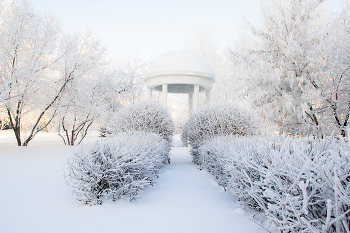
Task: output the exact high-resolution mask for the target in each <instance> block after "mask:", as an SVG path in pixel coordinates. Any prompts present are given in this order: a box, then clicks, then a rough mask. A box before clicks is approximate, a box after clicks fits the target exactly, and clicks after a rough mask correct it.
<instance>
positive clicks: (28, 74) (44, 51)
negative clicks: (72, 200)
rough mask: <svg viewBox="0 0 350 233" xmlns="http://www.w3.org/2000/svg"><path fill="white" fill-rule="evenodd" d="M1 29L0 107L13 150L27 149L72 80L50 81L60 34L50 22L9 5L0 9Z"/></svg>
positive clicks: (20, 6) (49, 17) (27, 6)
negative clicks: (14, 142) (14, 144)
mask: <svg viewBox="0 0 350 233" xmlns="http://www.w3.org/2000/svg"><path fill="white" fill-rule="evenodd" d="M0 25H1V28H0V37H1V38H0V54H1V56H0V57H1V59H0V84H1V86H0V88H1V89H0V103H1V106H2V107H3V108H5V109H6V112H7V114H8V118H9V121H10V125H11V127H12V129H13V131H14V133H15V136H16V139H17V144H18V146H27V145H28V143H29V141H30V140H32V139H33V137H34V136H35V135H36V134H37V133H38V132H39V131H41V130H42V129H44V128H45V127H46V126H47V125H48V124H50V122H51V121H52V119H53V117H54V116H55V115H56V111H55V110H54V109H55V106H56V105H57V103H58V101H59V99H60V97H61V94H62V93H63V91H64V90H65V87H66V85H67V83H69V81H70V80H71V79H72V77H66V78H64V79H57V77H56V76H55V72H54V70H55V69H54V67H55V66H56V64H57V62H58V60H59V59H60V55H59V54H58V50H57V48H58V46H57V45H58V44H57V43H58V39H59V38H58V37H59V35H60V30H61V28H60V24H59V22H58V21H57V19H56V18H55V17H54V16H52V15H45V16H41V15H39V14H38V13H37V12H35V11H34V10H33V9H32V7H31V6H30V4H29V3H27V2H21V3H17V2H16V1H13V0H9V1H6V2H5V3H4V4H3V7H2V9H1V15H0ZM65 52H67V51H65ZM44 118H46V119H47V120H46V121H45V122H43V121H42V120H43V119H44ZM24 132H26V133H24Z"/></svg>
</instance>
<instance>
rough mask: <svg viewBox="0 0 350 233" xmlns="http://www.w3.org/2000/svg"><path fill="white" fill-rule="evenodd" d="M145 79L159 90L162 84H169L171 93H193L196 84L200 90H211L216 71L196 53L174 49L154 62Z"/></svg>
mask: <svg viewBox="0 0 350 233" xmlns="http://www.w3.org/2000/svg"><path fill="white" fill-rule="evenodd" d="M145 81H146V82H147V86H148V87H149V88H151V89H155V90H157V91H162V84H168V92H170V93H193V90H194V89H193V86H194V85H196V84H198V85H199V91H204V90H206V89H207V90H210V89H211V86H212V84H213V83H214V82H215V72H214V70H213V69H212V68H211V67H210V66H209V65H208V63H207V62H206V61H204V60H203V59H202V58H201V57H199V56H197V55H196V54H194V53H191V52H187V51H172V52H167V53H164V54H162V55H160V56H159V57H157V58H156V59H155V60H154V61H153V62H152V64H151V65H150V66H149V68H148V70H147V72H146V74H145Z"/></svg>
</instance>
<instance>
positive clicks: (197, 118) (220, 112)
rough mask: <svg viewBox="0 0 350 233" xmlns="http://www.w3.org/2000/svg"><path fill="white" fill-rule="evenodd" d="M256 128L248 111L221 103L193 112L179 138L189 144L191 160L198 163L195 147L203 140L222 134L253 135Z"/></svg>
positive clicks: (256, 124)
mask: <svg viewBox="0 0 350 233" xmlns="http://www.w3.org/2000/svg"><path fill="white" fill-rule="evenodd" d="M258 128H259V127H258V121H257V119H256V118H255V117H254V116H252V115H251V114H250V113H249V112H248V111H246V110H244V109H241V108H238V107H234V106H232V105H229V104H221V105H216V106H210V107H206V108H202V109H200V110H198V111H197V112H195V113H193V114H192V116H191V117H190V119H188V120H187V121H186V123H185V125H184V126H183V131H182V134H181V140H182V142H183V144H184V145H187V144H188V143H189V144H190V146H191V147H192V156H193V162H195V163H198V161H199V158H198V153H197V149H198V147H199V146H200V145H201V144H202V142H203V141H205V140H207V139H210V138H214V137H217V136H224V135H241V136H244V135H255V134H257V133H258V132H259V130H258ZM187 142H188V143H187Z"/></svg>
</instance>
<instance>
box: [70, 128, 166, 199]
mask: <svg viewBox="0 0 350 233" xmlns="http://www.w3.org/2000/svg"><path fill="white" fill-rule="evenodd" d="M167 153H168V148H167V142H166V141H165V140H164V139H162V138H161V137H160V136H159V135H157V134H154V133H145V132H133V133H132V134H130V133H119V134H117V135H115V137H110V138H104V139H102V140H99V141H97V142H95V143H92V144H86V145H81V146H79V147H78V148H77V149H76V150H75V151H74V155H73V156H72V157H71V158H69V160H68V173H67V175H66V180H67V184H68V185H69V186H70V187H71V189H72V192H73V194H75V195H76V198H77V200H78V201H81V202H83V203H84V204H90V205H94V204H102V202H103V201H104V200H113V201H114V200H117V199H121V198H129V199H130V200H132V199H134V198H135V197H137V195H138V194H139V193H140V192H141V191H142V190H143V189H144V188H146V187H148V186H150V185H153V183H154V180H155V179H156V178H157V174H158V172H159V170H160V169H161V168H162V166H163V164H164V158H165V157H166V155H167Z"/></svg>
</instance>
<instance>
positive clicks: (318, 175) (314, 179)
mask: <svg viewBox="0 0 350 233" xmlns="http://www.w3.org/2000/svg"><path fill="white" fill-rule="evenodd" d="M199 153H201V155H202V157H201V159H202V161H201V165H202V166H203V168H205V169H206V170H208V171H209V172H210V173H211V174H212V175H213V176H214V177H215V179H216V180H217V181H218V182H219V183H220V184H222V185H223V186H225V187H226V189H227V190H229V191H230V192H231V193H232V194H233V195H235V196H237V197H238V198H239V200H240V201H243V202H245V203H246V204H248V205H250V206H251V207H254V208H257V209H259V210H262V211H263V212H264V213H265V215H266V217H267V218H268V219H270V220H271V221H273V222H274V223H275V224H276V226H277V227H278V229H279V230H281V232H349V224H350V148H349V146H348V144H347V143H346V142H345V141H344V140H343V138H340V139H339V140H338V139H335V138H331V137H329V138H325V139H317V138H314V137H306V138H302V139H300V140H298V141H289V140H285V139H283V138H276V139H273V140H271V139H263V138H246V137H233V136H231V137H218V138H215V139H212V140H209V141H207V142H206V143H205V144H203V145H202V146H201V147H200V148H199Z"/></svg>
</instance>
